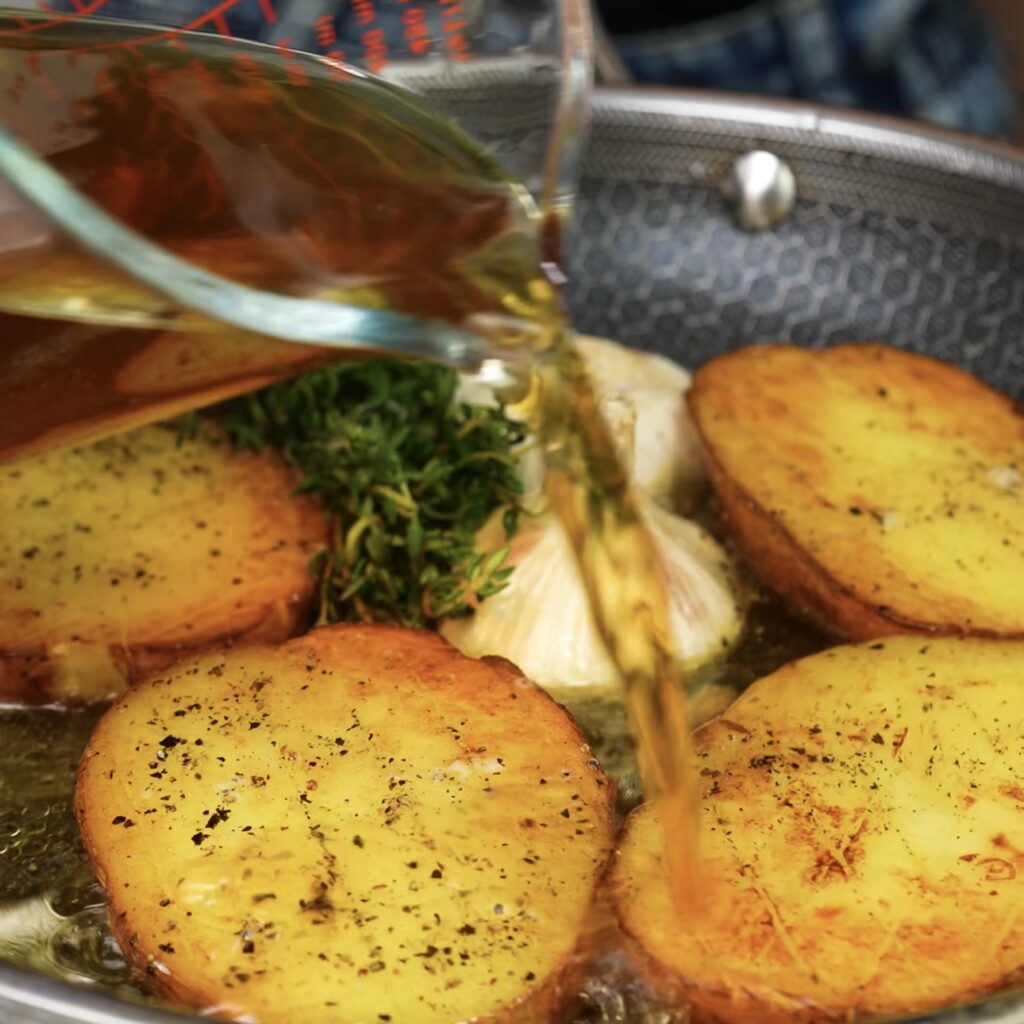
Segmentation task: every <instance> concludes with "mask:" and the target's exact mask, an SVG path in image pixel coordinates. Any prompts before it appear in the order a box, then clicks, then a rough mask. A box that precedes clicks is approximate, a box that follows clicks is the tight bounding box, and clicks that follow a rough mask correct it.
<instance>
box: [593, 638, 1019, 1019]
mask: <svg viewBox="0 0 1024 1024" xmlns="http://www.w3.org/2000/svg"><path fill="white" fill-rule="evenodd" d="M1022 684H1024V644H1020V643H1014V642H1001V641H991V640H981V639H959V638H940V639H935V640H931V641H923V640H922V639H921V638H919V637H912V636H904V637H893V638H890V639H887V640H884V641H877V642H874V643H868V644H861V645H858V646H851V647H840V648H835V649H833V650H830V651H826V652H824V653H822V654H818V655H814V656H813V657H810V658H805V659H803V660H801V661H798V662H793V663H792V664H790V665H787V666H785V667H784V668H782V669H780V670H779V671H778V672H776V673H774V674H773V675H771V676H767V677H766V678H764V679H762V680H760V681H758V682H757V683H755V684H754V685H753V686H752V687H751V688H750V689H749V690H747V691H746V693H744V694H743V695H742V696H741V697H740V698H739V699H738V700H737V701H736V702H735V703H734V704H733V705H732V706H731V707H730V708H729V709H728V710H727V712H726V713H725V714H724V715H723V716H722V717H721V718H719V719H716V720H714V721H712V722H710V723H708V724H706V725H705V726H703V727H702V728H701V729H699V730H698V731H697V733H696V736H695V744H696V748H697V756H698V763H699V766H700V773H701V778H702V782H703V787H704V792H703V803H702V819H703V825H702V842H703V844H704V847H703V851H702V852H703V858H704V872H705V879H704V887H705V891H706V892H707V894H708V895H707V905H706V907H705V910H704V914H703V916H699V917H697V918H695V919H694V920H692V921H689V922H685V921H682V920H680V919H679V917H678V916H677V915H676V913H675V912H674V911H673V909H672V901H671V898H670V896H669V889H668V881H667V877H666V873H665V867H664V863H663V859H662V853H661V845H660V844H661V830H660V827H659V825H658V818H657V812H656V809H652V808H651V807H642V808H640V809H639V810H638V811H636V812H634V813H633V815H631V817H630V819H629V821H628V823H627V828H626V834H625V837H624V839H623V842H622V844H621V847H620V852H619V856H618V861H617V863H616V866H615V869H614V872H613V876H612V882H611V888H612V891H613V894H614V897H615V900H616V904H617V907H618V914H619V916H620V919H621V921H622V923H623V926H624V928H625V930H626V931H627V932H628V933H629V934H630V935H631V936H632V938H633V939H634V940H635V942H636V944H637V948H638V949H639V950H640V951H642V959H646V961H647V966H648V967H649V969H650V971H651V975H652V976H653V977H655V978H657V979H658V980H659V981H660V982H661V983H662V984H663V985H664V986H665V988H666V989H667V990H668V991H669V992H670V993H673V994H674V995H675V996H676V997H677V998H680V999H683V998H685V999H688V1000H689V1001H690V1002H691V1003H692V1005H693V1009H694V1013H693V1019H694V1021H697V1022H727V1024H762V1022H764V1024H783V1022H794V1021H796V1022H805V1024H812V1022H813V1024H817V1022H824V1021H833V1020H835V1021H839V1020H849V1019H854V1018H855V1019H858V1020H859V1019H864V1018H880V1017H887V1016H890V1015H891V1016H892V1017H893V1018H901V1017H902V1016H904V1015H907V1014H911V1013H916V1012H918V1011H922V1012H923V1011H927V1010H932V1009H935V1008H938V1007H941V1006H943V1005H947V1004H950V1003H954V1002H958V1001H967V1000H970V999H972V998H975V997H980V996H983V995H985V994H988V993H990V992H993V991H995V990H998V989H1000V988H1003V987H1006V986H1008V985H1011V984H1013V983H1016V982H1019V981H1021V980H1024V972H1022V966H1024V892H1022V890H1021V880H1022V879H1024V702H1022V700H1021V686H1022ZM965 922H968V923H969V925H968V926H965Z"/></svg>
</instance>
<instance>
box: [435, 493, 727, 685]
mask: <svg viewBox="0 0 1024 1024" xmlns="http://www.w3.org/2000/svg"><path fill="white" fill-rule="evenodd" d="M637 500H638V501H639V503H640V508H641V511H642V514H643V516H644V519H645V521H646V523H647V526H648V528H649V530H650V533H651V537H652V539H653V540H654V542H655V546H656V547H657V550H658V554H659V556H660V562H661V567H662V571H663V578H664V580H665V584H666V587H667V589H668V597H669V616H670V622H669V625H670V633H671V640H672V644H673V653H674V654H675V655H676V656H677V657H678V658H679V659H680V661H681V662H682V664H683V665H684V666H685V667H687V668H689V669H691V670H692V669H693V668H695V667H697V666H698V665H701V664H704V663H706V662H708V661H711V660H712V659H714V658H716V657H718V656H719V655H721V654H723V653H725V651H726V650H727V649H728V648H729V647H730V646H731V645H732V643H733V642H734V641H735V640H736V639H737V637H738V636H739V633H740V629H741V627H742V623H743V612H742V609H741V606H740V601H739V600H738V597H737V592H736V588H735V584H734V581H733V574H732V570H731V567H730V565H729V561H728V558H727V556H726V554H725V552H724V551H723V550H722V549H721V548H720V547H719V546H718V544H717V543H716V542H715V541H714V540H713V539H712V538H711V537H709V536H708V535H707V534H706V533H705V532H704V531H703V530H702V529H701V528H700V527H699V526H697V525H696V523H692V522H690V521H689V520H686V519H682V518H680V517H679V516H676V515H673V514H672V513H671V512H668V511H666V510H665V509H663V508H661V507H660V506H659V505H657V504H656V503H655V502H654V501H652V500H651V499H650V498H647V497H645V496H643V495H642V494H638V495H637ZM485 529H487V527H485ZM509 563H510V564H512V565H514V566H515V572H513V573H512V576H511V578H510V580H509V584H508V586H507V587H506V589H505V590H503V591H501V592H500V593H498V594H496V595H494V596H493V597H489V598H488V599H487V600H486V601H484V602H483V603H482V604H481V605H480V606H479V607H478V608H477V609H476V611H475V612H474V614H473V615H472V616H470V617H468V618H464V619H453V620H450V621H448V622H446V623H445V624H444V626H443V627H442V630H441V631H442V633H443V634H444V635H445V637H447V638H448V640H450V641H451V642H452V643H453V644H454V645H455V646H456V647H457V648H458V649H459V650H461V651H463V652H464V653H465V654H469V655H471V656H473V657H481V656H483V655H487V654H496V655H500V656H502V657H504V658H508V659H509V660H510V661H512V662H514V663H515V664H516V665H518V666H519V668H520V669H522V671H523V672H524V673H525V674H526V675H527V676H528V677H529V678H530V679H532V680H534V682H536V683H538V684H540V685H541V686H544V687H546V688H555V689H557V688H563V687H578V686H592V687H613V686H617V685H618V682H619V680H618V675H617V673H616V671H615V667H614V666H613V665H612V663H611V660H610V659H609V657H608V655H607V653H606V651H605V649H604V646H603V645H602V643H601V640H600V637H599V635H598V632H597V629H596V628H595V626H594V623H593V619H592V618H591V614H590V607H589V605H588V603H587V598H586V595H585V593H584V590H583V583H582V581H581V580H580V575H579V570H578V568H577V566H576V562H575V560H574V558H573V554H572V551H571V549H570V547H569V542H568V539H567V538H566V536H565V533H564V530H563V528H562V525H561V524H560V523H559V522H558V521H557V520H556V519H555V518H554V517H553V516H552V515H550V514H549V515H544V516H541V517H539V518H538V519H536V520H532V521H526V522H524V523H523V525H522V526H521V527H520V530H519V532H518V533H517V535H516V537H515V539H514V540H513V541H512V543H511V552H510V555H509Z"/></svg>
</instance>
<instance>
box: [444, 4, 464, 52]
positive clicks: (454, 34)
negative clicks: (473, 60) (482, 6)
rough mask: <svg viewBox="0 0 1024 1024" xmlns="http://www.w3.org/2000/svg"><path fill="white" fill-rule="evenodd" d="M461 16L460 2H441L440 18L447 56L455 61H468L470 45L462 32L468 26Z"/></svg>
mask: <svg viewBox="0 0 1024 1024" xmlns="http://www.w3.org/2000/svg"><path fill="white" fill-rule="evenodd" d="M461 15H462V0H441V17H442V19H443V23H444V31H445V36H446V46H447V49H448V56H449V57H451V59H452V60H457V61H464V60H469V59H470V44H469V40H468V39H467V38H466V34H465V32H464V31H463V29H466V28H468V27H469V26H468V24H467V23H466V21H465V20H464V19H463V18H462V17H461Z"/></svg>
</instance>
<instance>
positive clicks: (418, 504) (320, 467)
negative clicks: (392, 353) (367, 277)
mask: <svg viewBox="0 0 1024 1024" xmlns="http://www.w3.org/2000/svg"><path fill="white" fill-rule="evenodd" d="M457 383H458V378H457V376H456V374H455V373H454V372H453V371H451V370H446V369H444V368H441V367H437V366H430V365H427V364H423V363H406V362H397V361H393V360H383V359H375V360H368V361H365V362H347V363H346V362H343V363H336V364H334V365H332V366H330V367H328V368H326V369H323V370H317V371H315V372H313V373H310V374H306V375H305V376H302V377H298V378H296V379H295V380H293V381H289V382H287V383H284V384H279V385H277V386H275V387H272V388H269V389H267V390H265V391H262V392H258V393H256V394H253V395H249V396H247V397H245V398H243V399H239V400H238V401H236V402H233V403H230V404H229V406H227V408H226V412H225V414H224V416H223V417H222V420H221V423H222V426H223V427H224V429H225V430H226V431H227V433H228V435H229V436H230V437H231V438H232V440H233V441H234V443H235V444H236V445H239V446H243V447H248V448H252V449H256V450H259V449H262V448H264V447H266V446H268V445H271V446H273V447H275V448H277V449H279V450H280V451H281V452H282V454H283V455H284V457H285V458H286V459H287V460H288V461H289V462H290V463H292V464H293V465H295V466H296V467H297V468H298V469H299V470H300V471H301V473H302V481H301V484H300V490H301V491H303V492H305V493H308V494H312V495H315V496H316V497H317V498H319V499H320V501H321V502H322V503H323V505H324V508H325V509H326V511H327V513H328V515H329V517H330V521H331V531H332V540H331V544H330V547H329V549H328V550H327V551H326V552H324V553H323V554H322V555H320V556H318V558H317V559H316V562H315V564H314V571H315V572H316V575H317V578H318V580H319V585H320V616H319V619H320V622H322V623H323V622H353V621H359V622H392V623H399V624H402V625H408V626H433V625H436V624H437V622H438V621H439V620H440V619H442V618H445V617H447V616H451V615H458V614H461V613H464V612H466V611H468V610H469V608H470V607H471V603H472V601H473V600H482V599H484V598H486V597H488V596H489V595H491V594H494V593H496V592H497V591H499V590H501V589H502V587H503V586H504V585H505V582H506V580H507V579H508V576H509V574H510V573H511V571H512V570H511V568H509V567H507V566H506V565H505V561H506V557H507V554H508V549H507V548H502V549H499V550H497V551H493V552H484V553H482V554H481V553H477V552H475V551H474V548H473V538H474V535H475V533H476V532H477V530H478V529H479V528H480V527H481V526H483V524H484V522H485V521H486V520H487V519H488V517H489V516H490V515H491V513H492V512H494V511H495V510H496V509H498V508H502V507H504V508H505V509H506V511H505V515H504V526H505V532H506V536H511V534H512V533H513V532H514V531H515V528H516V521H517V516H518V512H519V499H520V495H521V485H520V483H519V477H518V475H517V473H516V455H515V453H514V451H513V448H514V446H515V445H516V444H518V443H519V442H520V441H522V439H523V437H524V428H523V427H522V426H521V425H520V424H518V423H516V422H514V421H512V420H510V419H509V418H508V417H507V416H506V414H505V410H504V409H503V408H502V407H500V406H499V407H496V408H477V407H472V406H468V405H465V404H461V403H457V402H454V401H453V397H454V395H455V389H456V386H457Z"/></svg>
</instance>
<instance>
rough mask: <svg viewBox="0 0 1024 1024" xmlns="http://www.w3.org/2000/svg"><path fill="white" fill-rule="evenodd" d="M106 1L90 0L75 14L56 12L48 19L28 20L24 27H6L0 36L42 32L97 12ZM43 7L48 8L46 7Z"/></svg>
mask: <svg viewBox="0 0 1024 1024" xmlns="http://www.w3.org/2000/svg"><path fill="white" fill-rule="evenodd" d="M106 2H107V0H88V2H87V3H83V4H82V6H81V7H80V8H78V10H77V11H75V12H74V13H73V14H55V15H54V16H53V17H52V18H48V19H47V20H46V21H30V22H26V23H25V24H24V27H22V26H20V25H19V27H18V28H16V29H6V30H4V31H3V32H0V36H20V35H27V34H28V33H30V32H42V31H44V30H46V29H49V28H56V27H57V26H59V25H63V24H66V23H67V22H69V21H76V20H77V19H78V18H79V17H80V16H81V15H83V14H95V13H96V12H97V11H98V10H99V9H100V8H101V7H102V6H103V5H104V4H105V3H106ZM43 9H44V10H46V8H43ZM46 13H47V14H49V13H50V11H48V10H46Z"/></svg>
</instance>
